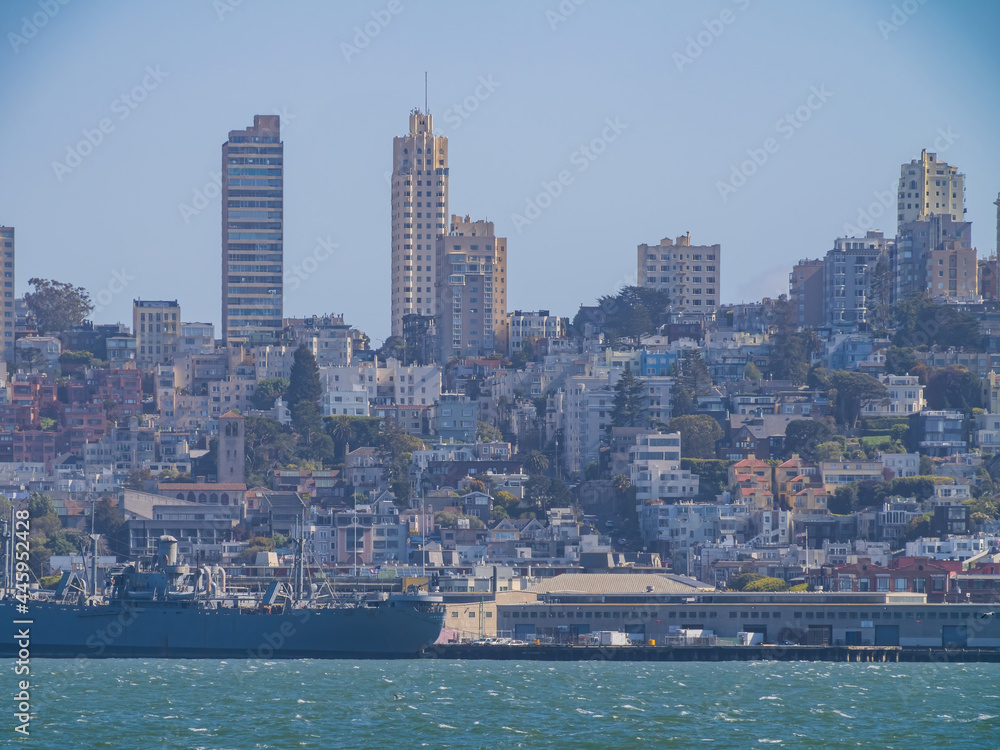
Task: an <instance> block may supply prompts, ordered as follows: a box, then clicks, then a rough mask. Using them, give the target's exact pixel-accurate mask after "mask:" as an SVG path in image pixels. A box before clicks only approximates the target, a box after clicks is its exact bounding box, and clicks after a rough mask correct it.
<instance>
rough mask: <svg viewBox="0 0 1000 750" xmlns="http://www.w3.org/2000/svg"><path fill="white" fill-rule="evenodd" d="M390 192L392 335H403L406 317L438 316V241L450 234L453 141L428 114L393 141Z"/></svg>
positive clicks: (414, 118) (416, 116)
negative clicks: (439, 132) (450, 146)
mask: <svg viewBox="0 0 1000 750" xmlns="http://www.w3.org/2000/svg"><path fill="white" fill-rule="evenodd" d="M390 189H391V193H392V195H391V200H392V272H391V273H392V289H391V292H392V335H393V336H402V335H403V316H404V315H408V314H411V313H416V314H419V315H434V314H435V309H434V285H435V273H434V263H435V259H434V255H435V239H436V238H437V237H438V235H441V234H445V233H446V232H447V226H446V218H447V216H448V138H447V136H443V135H438V136H436V135H434V118H433V116H432V115H431V114H430V113H429V112H421V111H420V110H419V109H414V110H413V111H412V112H410V130H409V133H407V134H406V135H405V136H400V137H396V138H393V139H392V177H391V185H390ZM414 268H415V270H414ZM505 312H506V310H505ZM449 330H450V326H449Z"/></svg>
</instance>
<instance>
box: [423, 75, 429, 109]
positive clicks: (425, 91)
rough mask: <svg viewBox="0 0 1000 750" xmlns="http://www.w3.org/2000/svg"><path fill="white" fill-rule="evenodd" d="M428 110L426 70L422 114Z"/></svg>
mask: <svg viewBox="0 0 1000 750" xmlns="http://www.w3.org/2000/svg"><path fill="white" fill-rule="evenodd" d="M429 111H430V110H429V109H427V71H426V70H425V71H424V114H425V115H426V114H427V113H428V112H429Z"/></svg>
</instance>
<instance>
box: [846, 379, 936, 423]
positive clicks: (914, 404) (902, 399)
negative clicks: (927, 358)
mask: <svg viewBox="0 0 1000 750" xmlns="http://www.w3.org/2000/svg"><path fill="white" fill-rule="evenodd" d="M879 380H880V381H882V384H883V385H885V387H886V390H888V391H889V395H888V397H887V398H883V399H877V400H874V401H865V402H864V404H863V405H862V407H861V413H862V414H863V415H864V416H866V417H900V416H909V415H910V414H916V413H917V412H919V411H921V410H922V409H923V408H924V406H926V402H925V401H924V387H923V386H922V385H921V384H920V378H918V377H917V376H916V375H880V376H879Z"/></svg>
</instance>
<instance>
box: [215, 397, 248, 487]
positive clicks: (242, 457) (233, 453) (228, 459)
mask: <svg viewBox="0 0 1000 750" xmlns="http://www.w3.org/2000/svg"><path fill="white" fill-rule="evenodd" d="M244 427H245V425H244V423H243V415H242V414H240V413H239V412H238V411H232V410H230V411H227V412H226V413H225V414H223V415H222V416H221V417H219V446H218V476H217V481H218V482H219V484H243V483H244V481H245V479H244V476H245V474H244V471H245V466H246V464H245V461H246V436H245V433H244Z"/></svg>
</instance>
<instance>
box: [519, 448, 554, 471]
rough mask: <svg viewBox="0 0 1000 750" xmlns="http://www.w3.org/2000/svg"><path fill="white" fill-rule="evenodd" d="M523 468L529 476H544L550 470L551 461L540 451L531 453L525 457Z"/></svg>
mask: <svg viewBox="0 0 1000 750" xmlns="http://www.w3.org/2000/svg"><path fill="white" fill-rule="evenodd" d="M522 468H524V470H525V471H527V472H528V473H529V474H544V473H545V470H546V469H548V468H549V459H548V457H547V456H546V455H545V454H544V453H542V452H541V451H539V450H534V451H530V452H529V453H528V455H526V456H525V457H524V463H523V464H522Z"/></svg>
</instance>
